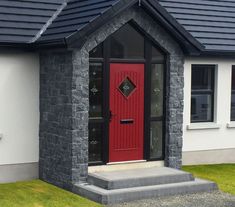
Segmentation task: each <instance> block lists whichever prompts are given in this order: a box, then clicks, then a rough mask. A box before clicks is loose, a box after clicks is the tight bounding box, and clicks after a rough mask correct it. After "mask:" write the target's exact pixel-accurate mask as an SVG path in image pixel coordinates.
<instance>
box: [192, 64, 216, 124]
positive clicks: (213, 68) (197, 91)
mask: <svg viewBox="0 0 235 207" xmlns="http://www.w3.org/2000/svg"><path fill="white" fill-rule="evenodd" d="M194 67H197V69H198V68H201V70H203V68H211V83H210V89H193V86H192V84H193V81H192V76H193V69H194ZM215 74H216V65H211V64H192V65H191V110H190V121H191V123H206V122H214V117H215V114H214V113H215V107H214V106H215V104H214V101H215V100H214V99H215V78H216V77H215ZM194 95H210V96H211V117H210V119H207V120H193V118H192V97H193V96H194Z"/></svg>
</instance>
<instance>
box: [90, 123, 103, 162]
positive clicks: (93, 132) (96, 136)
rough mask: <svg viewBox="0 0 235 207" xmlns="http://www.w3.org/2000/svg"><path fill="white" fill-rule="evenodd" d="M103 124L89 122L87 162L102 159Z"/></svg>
mask: <svg viewBox="0 0 235 207" xmlns="http://www.w3.org/2000/svg"><path fill="white" fill-rule="evenodd" d="M102 137H103V124H102V123H89V163H92V162H93V163H94V162H100V161H102V155H101V152H102Z"/></svg>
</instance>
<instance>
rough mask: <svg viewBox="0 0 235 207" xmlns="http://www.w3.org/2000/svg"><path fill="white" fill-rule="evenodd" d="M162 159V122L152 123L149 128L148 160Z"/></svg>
mask: <svg viewBox="0 0 235 207" xmlns="http://www.w3.org/2000/svg"><path fill="white" fill-rule="evenodd" d="M162 157H163V140H162V122H152V123H151V126H150V159H159V158H162Z"/></svg>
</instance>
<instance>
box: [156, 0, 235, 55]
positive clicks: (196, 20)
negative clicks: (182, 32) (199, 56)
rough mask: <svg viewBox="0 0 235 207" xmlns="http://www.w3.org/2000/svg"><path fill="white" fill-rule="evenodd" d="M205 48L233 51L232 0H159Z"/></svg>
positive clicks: (234, 0)
mask: <svg viewBox="0 0 235 207" xmlns="http://www.w3.org/2000/svg"><path fill="white" fill-rule="evenodd" d="M159 2H160V4H161V5H162V6H163V7H164V8H165V9H166V10H167V11H168V12H169V13H170V14H171V15H172V16H173V17H174V18H175V19H176V20H177V21H178V22H179V23H180V24H181V25H183V27H184V28H185V29H186V30H187V31H188V32H189V33H190V34H192V36H193V37H195V38H196V39H197V40H198V41H199V42H200V43H201V44H203V45H204V46H205V48H206V49H207V50H218V51H235V0H159Z"/></svg>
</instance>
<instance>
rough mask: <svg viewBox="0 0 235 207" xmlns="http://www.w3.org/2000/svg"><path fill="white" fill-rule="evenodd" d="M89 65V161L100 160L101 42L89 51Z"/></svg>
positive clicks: (101, 126)
mask: <svg viewBox="0 0 235 207" xmlns="http://www.w3.org/2000/svg"><path fill="white" fill-rule="evenodd" d="M89 55H90V65H89V141H88V145H89V146H88V150H89V163H90V164H96V163H100V162H102V151H103V150H102V147H103V136H104V129H103V128H104V126H103V125H104V123H103V44H100V45H98V46H97V47H96V48H94V49H93V50H92V51H91V52H90V54H89Z"/></svg>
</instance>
